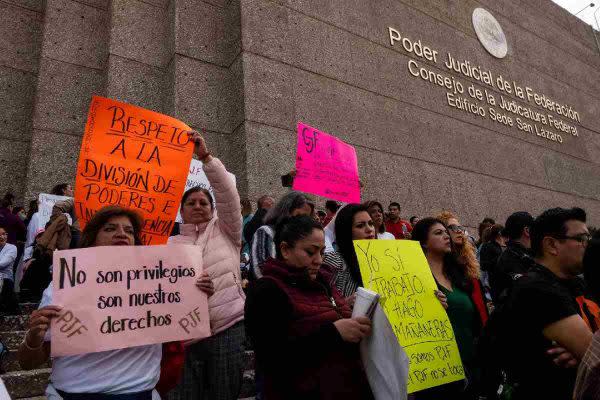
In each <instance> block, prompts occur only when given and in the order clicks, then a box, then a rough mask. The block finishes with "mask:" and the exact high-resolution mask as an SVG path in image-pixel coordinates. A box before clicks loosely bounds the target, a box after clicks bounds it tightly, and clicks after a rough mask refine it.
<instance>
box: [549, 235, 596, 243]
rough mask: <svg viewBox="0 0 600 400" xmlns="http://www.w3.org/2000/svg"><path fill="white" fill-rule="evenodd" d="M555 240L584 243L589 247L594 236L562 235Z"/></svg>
mask: <svg viewBox="0 0 600 400" xmlns="http://www.w3.org/2000/svg"><path fill="white" fill-rule="evenodd" d="M555 239H559V240H569V239H570V240H575V241H577V242H579V243H583V244H584V245H587V244H588V243H589V242H590V240H592V235H590V234H589V233H581V234H579V235H575V236H567V235H560V236H556V237H555Z"/></svg>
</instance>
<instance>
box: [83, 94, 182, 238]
mask: <svg viewBox="0 0 600 400" xmlns="http://www.w3.org/2000/svg"><path fill="white" fill-rule="evenodd" d="M190 130H191V128H190V127H189V126H187V125H186V124H184V123H183V122H180V121H178V120H176V119H175V118H172V117H169V116H166V115H162V114H159V113H157V112H154V111H150V110H146V109H143V108H140V107H136V106H133V105H131V104H127V103H122V102H119V101H115V100H111V99H107V98H104V97H99V96H94V97H93V98H92V103H91V105H90V111H89V114H88V120H87V125H86V127H85V134H84V136H83V142H82V144H81V152H80V153H79V163H78V165H77V177H76V182H75V212H76V213H77V217H78V218H79V221H80V226H81V229H83V228H84V226H85V225H86V223H87V222H88V221H89V220H90V218H91V217H92V216H93V215H94V213H95V212H96V211H97V210H99V209H100V208H102V207H105V206H108V205H119V206H122V207H125V208H130V209H132V210H135V211H137V212H139V213H140V214H141V215H142V217H143V218H144V226H143V229H142V240H143V242H144V244H147V245H149V244H164V243H166V242H167V239H168V237H169V234H170V233H171V230H172V228H173V223H174V221H175V216H176V215H177V208H178V206H179V203H180V201H181V196H182V195H183V190H184V187H185V183H186V179H187V175H188V172H189V171H188V170H189V166H190V160H191V158H192V153H193V151H194V146H193V145H192V144H191V143H190V139H189V136H188V132H189V131H190Z"/></svg>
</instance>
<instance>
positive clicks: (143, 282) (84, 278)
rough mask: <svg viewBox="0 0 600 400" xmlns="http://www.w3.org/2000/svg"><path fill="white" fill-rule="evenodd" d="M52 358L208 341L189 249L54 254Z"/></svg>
mask: <svg viewBox="0 0 600 400" xmlns="http://www.w3.org/2000/svg"><path fill="white" fill-rule="evenodd" d="M53 265H54V268H53V269H54V271H53V272H54V273H53V277H52V286H53V293H52V304H55V305H58V306H61V307H63V310H62V311H61V314H60V315H59V316H58V317H57V318H53V319H52V325H51V340H52V346H51V348H52V355H53V356H65V355H73V354H83V353H92V352H97V351H105V350H114V349H121V348H126V347H133V346H141V345H146V344H154V343H163V342H170V341H175V340H187V339H196V338H204V337H207V336H210V320H209V315H208V300H207V297H206V294H204V293H203V292H202V291H200V289H198V287H196V279H198V277H200V275H201V274H202V249H201V248H200V247H198V246H192V245H168V246H166V245H165V246H104V247H90V248H85V249H76V250H63V251H55V252H54V263H53Z"/></svg>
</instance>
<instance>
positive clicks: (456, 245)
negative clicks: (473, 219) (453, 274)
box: [437, 211, 481, 279]
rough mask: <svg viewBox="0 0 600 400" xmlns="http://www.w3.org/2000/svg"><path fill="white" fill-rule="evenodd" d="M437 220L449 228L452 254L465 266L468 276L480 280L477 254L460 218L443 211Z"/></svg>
mask: <svg viewBox="0 0 600 400" xmlns="http://www.w3.org/2000/svg"><path fill="white" fill-rule="evenodd" d="M437 219H439V220H440V221H442V223H443V224H444V225H446V228H448V232H449V233H450V240H451V241H452V252H453V253H454V255H455V256H456V259H457V261H458V262H459V263H461V264H463V265H464V266H465V272H466V274H467V276H468V277H469V278H472V279H479V277H480V275H481V274H480V271H479V262H478V261H477V253H476V251H475V247H474V246H473V245H472V244H471V242H470V241H469V238H468V237H467V235H466V229H465V227H464V226H462V225H461V224H460V222H459V221H458V217H457V216H456V215H455V214H453V213H452V212H451V211H442V212H441V213H440V214H439V215H438V216H437Z"/></svg>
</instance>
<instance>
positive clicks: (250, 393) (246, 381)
mask: <svg viewBox="0 0 600 400" xmlns="http://www.w3.org/2000/svg"><path fill="white" fill-rule="evenodd" d="M254 396H256V384H255V383H254V371H244V378H243V380H242V390H241V391H240V398H246V397H254Z"/></svg>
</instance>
